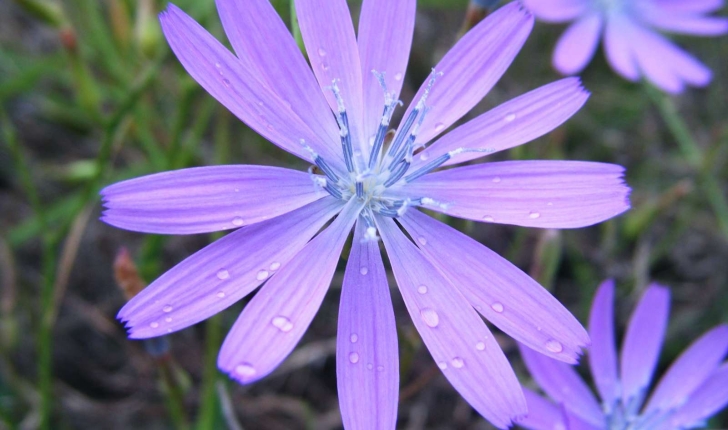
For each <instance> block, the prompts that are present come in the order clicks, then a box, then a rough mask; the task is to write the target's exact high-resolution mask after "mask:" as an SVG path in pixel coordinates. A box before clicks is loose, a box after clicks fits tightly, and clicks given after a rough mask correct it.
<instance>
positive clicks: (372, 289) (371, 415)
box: [336, 220, 399, 430]
mask: <svg viewBox="0 0 728 430" xmlns="http://www.w3.org/2000/svg"><path fill="white" fill-rule="evenodd" d="M365 233H366V225H365V224H364V223H362V222H361V220H360V221H359V222H357V225H356V232H355V233H354V240H353V242H352V246H351V254H350V255H349V261H348V263H347V265H346V274H345V275H344V284H343V287H342V289H341V305H340V307H339V326H338V329H337V335H336V340H337V346H336V381H337V385H338V389H339V407H340V408H341V417H342V420H343V423H344V428H346V429H347V430H353V429H363V430H366V429H394V428H395V425H396V421H397V404H398V401H399V354H398V352H397V326H396V324H395V321H394V311H393V309H392V300H391V299H390V297H389V285H388V284H387V272H386V271H385V269H384V264H383V263H382V256H381V254H380V252H379V243H378V242H377V241H374V240H365V237H364V235H365Z"/></svg>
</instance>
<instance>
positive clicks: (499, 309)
mask: <svg viewBox="0 0 728 430" xmlns="http://www.w3.org/2000/svg"><path fill="white" fill-rule="evenodd" d="M490 307H491V308H493V310H494V311H496V312H498V313H501V312H503V304H502V303H498V302H496V303H493V304H492V305H490Z"/></svg>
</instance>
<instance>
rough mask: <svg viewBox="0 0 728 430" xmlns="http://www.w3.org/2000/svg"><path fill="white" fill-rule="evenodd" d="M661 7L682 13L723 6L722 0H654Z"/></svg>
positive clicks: (707, 10)
mask: <svg viewBox="0 0 728 430" xmlns="http://www.w3.org/2000/svg"><path fill="white" fill-rule="evenodd" d="M655 3H656V4H657V5H659V7H660V8H661V9H664V10H667V11H670V12H675V13H684V14H700V13H711V12H716V11H718V10H719V9H720V8H722V7H723V3H724V1H723V0H656V2H655Z"/></svg>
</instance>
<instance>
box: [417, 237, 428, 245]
mask: <svg viewBox="0 0 728 430" xmlns="http://www.w3.org/2000/svg"><path fill="white" fill-rule="evenodd" d="M417 241H418V242H419V243H420V245H427V239H425V238H424V237H422V236H420V237H418V238H417Z"/></svg>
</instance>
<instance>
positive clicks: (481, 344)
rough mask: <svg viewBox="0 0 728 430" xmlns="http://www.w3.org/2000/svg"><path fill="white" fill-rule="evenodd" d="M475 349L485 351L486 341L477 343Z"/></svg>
mask: <svg viewBox="0 0 728 430" xmlns="http://www.w3.org/2000/svg"><path fill="white" fill-rule="evenodd" d="M475 349H477V350H478V351H484V350H485V343H483V342H478V343H476V344H475Z"/></svg>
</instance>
